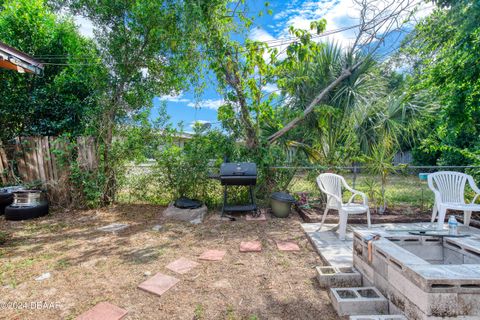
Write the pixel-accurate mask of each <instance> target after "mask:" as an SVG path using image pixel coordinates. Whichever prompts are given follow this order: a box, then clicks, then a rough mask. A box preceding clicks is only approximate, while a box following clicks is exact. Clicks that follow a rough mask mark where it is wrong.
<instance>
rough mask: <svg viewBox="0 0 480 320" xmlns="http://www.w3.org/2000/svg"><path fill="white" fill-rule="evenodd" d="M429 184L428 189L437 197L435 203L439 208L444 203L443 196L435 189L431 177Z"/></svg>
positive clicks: (428, 180)
mask: <svg viewBox="0 0 480 320" xmlns="http://www.w3.org/2000/svg"><path fill="white" fill-rule="evenodd" d="M427 183H428V188H429V189H430V190H432V192H433V195H434V196H435V203H436V204H437V207H438V205H440V203H442V195H441V194H440V191H438V190H437V189H435V187H434V186H433V179H432V177H431V176H430V175H428V177H427Z"/></svg>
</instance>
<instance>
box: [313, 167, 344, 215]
mask: <svg viewBox="0 0 480 320" xmlns="http://www.w3.org/2000/svg"><path fill="white" fill-rule="evenodd" d="M317 183H318V185H319V187H320V189H322V188H323V189H324V190H325V191H327V192H328V193H331V194H333V195H336V196H337V197H339V198H340V199H342V177H341V176H339V175H337V174H333V173H322V174H321V175H319V176H318V178H317ZM327 204H328V205H330V206H332V207H334V206H338V207H340V206H341V205H342V204H341V203H339V202H338V201H337V200H336V199H335V198H333V197H331V196H329V195H327Z"/></svg>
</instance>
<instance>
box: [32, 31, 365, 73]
mask: <svg viewBox="0 0 480 320" xmlns="http://www.w3.org/2000/svg"><path fill="white" fill-rule="evenodd" d="M359 26H360V24H357V25H353V26H348V27H343V28H338V29H334V30H330V31H327V32H324V33H321V34H317V35H312V36H311V39H318V38H323V37H328V36H330V35H333V34H336V33H341V32H345V31H348V30H351V29H354V28H357V27H359ZM300 38H301V37H284V38H280V39H275V40H269V41H261V42H263V43H265V44H266V45H267V46H268V48H277V47H283V46H288V45H290V44H292V43H294V42H296V41H298V40H300ZM241 48H242V49H243V50H240V51H239V53H245V52H247V48H246V47H245V46H242V47H241ZM200 52H203V53H208V52H211V50H204V51H202V50H201V51H200ZM34 58H36V59H42V60H50V62H43V64H44V65H57V66H75V65H79V66H82V65H98V64H104V63H103V62H102V61H98V62H95V63H92V62H89V63H80V62H79V63H61V62H51V61H52V60H68V59H73V60H79V61H80V60H88V59H91V58H96V57H91V56H75V57H71V56H69V55H43V56H41V55H40V56H34ZM113 64H114V65H128V64H135V63H113Z"/></svg>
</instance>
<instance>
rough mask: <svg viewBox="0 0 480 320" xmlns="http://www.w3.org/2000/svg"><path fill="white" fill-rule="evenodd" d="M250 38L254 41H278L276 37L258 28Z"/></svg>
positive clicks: (252, 32)
mask: <svg viewBox="0 0 480 320" xmlns="http://www.w3.org/2000/svg"><path fill="white" fill-rule="evenodd" d="M249 38H250V39H251V40H253V41H262V42H266V41H272V40H276V39H275V37H274V36H272V35H271V34H270V33H268V32H267V31H266V30H265V29H263V28H260V27H257V28H255V29H253V30H252V31H251V32H250V35H249Z"/></svg>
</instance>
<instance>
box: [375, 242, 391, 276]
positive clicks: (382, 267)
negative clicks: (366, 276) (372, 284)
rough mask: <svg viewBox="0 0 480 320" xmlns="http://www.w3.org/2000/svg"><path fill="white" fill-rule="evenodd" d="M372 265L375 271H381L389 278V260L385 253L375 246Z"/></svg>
mask: <svg viewBox="0 0 480 320" xmlns="http://www.w3.org/2000/svg"><path fill="white" fill-rule="evenodd" d="M372 267H373V270H374V273H379V274H380V275H381V276H382V277H384V278H387V272H388V260H387V256H386V255H385V253H383V252H382V251H381V250H379V249H377V248H375V250H374V251H373V255H372Z"/></svg>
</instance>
